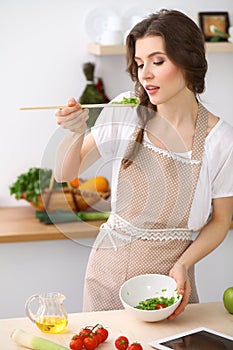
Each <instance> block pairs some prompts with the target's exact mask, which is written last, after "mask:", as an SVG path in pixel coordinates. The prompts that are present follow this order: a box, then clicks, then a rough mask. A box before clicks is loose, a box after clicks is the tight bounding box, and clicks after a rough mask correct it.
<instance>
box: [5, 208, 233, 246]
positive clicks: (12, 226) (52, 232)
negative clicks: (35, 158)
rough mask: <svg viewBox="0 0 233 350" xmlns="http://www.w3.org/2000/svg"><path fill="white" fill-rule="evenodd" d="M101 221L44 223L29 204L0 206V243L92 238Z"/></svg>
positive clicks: (232, 227)
mask: <svg viewBox="0 0 233 350" xmlns="http://www.w3.org/2000/svg"><path fill="white" fill-rule="evenodd" d="M103 222H104V221H101V220H99V221H88V222H75V223H74V222H70V223H62V224H56V225H46V224H43V223H40V222H39V220H38V219H36V218H35V209H34V208H33V207H31V206H22V207H21V206H19V207H0V243H9V242H30V241H44V240H57V239H72V238H73V239H75V238H94V237H96V236H97V234H98V231H99V226H100V225H101V224H103ZM231 229H233V223H232V225H231Z"/></svg>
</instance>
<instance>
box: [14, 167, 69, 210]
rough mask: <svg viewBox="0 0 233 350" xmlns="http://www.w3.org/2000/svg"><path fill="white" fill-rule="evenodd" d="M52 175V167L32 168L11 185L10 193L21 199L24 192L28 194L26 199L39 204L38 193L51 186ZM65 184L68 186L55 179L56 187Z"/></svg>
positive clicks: (54, 186) (54, 185)
mask: <svg viewBox="0 0 233 350" xmlns="http://www.w3.org/2000/svg"><path fill="white" fill-rule="evenodd" d="M51 176H52V170H51V169H43V168H30V169H29V170H28V172H26V173H23V174H21V175H19V176H18V177H17V180H16V181H15V182H14V183H13V184H12V185H11V186H10V187H9V189H10V194H11V195H13V194H14V195H15V198H16V199H21V198H23V194H26V199H27V200H28V201H29V202H33V203H34V204H35V205H38V195H40V194H41V193H42V192H43V191H44V190H45V188H48V187H49V184H50V179H51ZM65 186H67V184H65V183H63V184H60V183H57V182H56V181H55V180H54V184H53V188H54V189H58V188H61V187H65Z"/></svg>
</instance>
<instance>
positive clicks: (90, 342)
mask: <svg viewBox="0 0 233 350" xmlns="http://www.w3.org/2000/svg"><path fill="white" fill-rule="evenodd" d="M83 345H84V348H85V349H86V350H94V349H95V348H96V347H97V345H98V344H97V340H96V338H95V337H94V335H93V334H92V335H88V336H87V337H85V338H84V339H83Z"/></svg>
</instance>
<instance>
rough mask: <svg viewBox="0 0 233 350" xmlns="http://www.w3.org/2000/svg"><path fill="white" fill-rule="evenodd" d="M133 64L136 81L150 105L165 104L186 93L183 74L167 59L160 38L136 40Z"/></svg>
mask: <svg viewBox="0 0 233 350" xmlns="http://www.w3.org/2000/svg"><path fill="white" fill-rule="evenodd" d="M177 49H178V50H179V48H177ZM135 62H136V64H137V66H138V79H139V81H140V83H141V84H142V86H143V87H144V89H145V91H146V92H147V94H148V96H149V99H150V101H151V103H152V104H155V105H159V104H162V103H166V102H168V101H171V100H174V99H176V98H179V96H182V95H183V94H184V93H185V91H187V86H186V81H185V79H184V75H183V72H182V70H181V69H180V68H179V67H178V66H176V65H174V63H172V61H170V59H169V58H168V56H167V54H166V50H165V44H164V39H163V38H162V37H161V36H148V37H143V38H141V39H138V40H137V41H136V44H135Z"/></svg>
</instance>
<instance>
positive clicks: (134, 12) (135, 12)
mask: <svg viewBox="0 0 233 350" xmlns="http://www.w3.org/2000/svg"><path fill="white" fill-rule="evenodd" d="M152 12H153V10H151V9H149V8H144V7H141V6H134V7H131V8H129V9H126V11H125V12H124V19H123V22H124V29H125V30H128V29H131V28H132V27H133V26H134V25H135V24H136V23H138V22H140V21H141V20H143V19H144V18H145V17H146V16H148V15H149V14H151V13H152Z"/></svg>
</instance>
